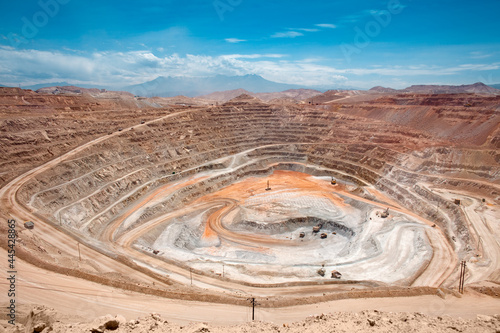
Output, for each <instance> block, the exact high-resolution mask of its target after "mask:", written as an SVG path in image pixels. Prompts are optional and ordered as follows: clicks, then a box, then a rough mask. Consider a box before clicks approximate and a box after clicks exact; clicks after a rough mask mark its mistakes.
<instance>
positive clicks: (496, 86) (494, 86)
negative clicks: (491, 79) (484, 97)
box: [490, 83, 500, 89]
mask: <svg viewBox="0 0 500 333" xmlns="http://www.w3.org/2000/svg"><path fill="white" fill-rule="evenodd" d="M490 87H492V88H495V89H500V83H497V84H490Z"/></svg>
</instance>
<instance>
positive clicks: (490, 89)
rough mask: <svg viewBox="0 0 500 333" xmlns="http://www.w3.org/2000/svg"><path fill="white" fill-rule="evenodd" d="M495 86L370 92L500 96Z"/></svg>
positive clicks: (481, 85)
mask: <svg viewBox="0 0 500 333" xmlns="http://www.w3.org/2000/svg"><path fill="white" fill-rule="evenodd" d="M495 86H500V84H499V85H492V86H487V85H485V84H484V83H482V82H477V83H474V84H463V85H460V86H452V85H424V84H422V85H413V86H411V87H408V88H405V89H400V90H397V89H392V88H384V87H380V86H378V87H373V88H371V89H370V90H368V92H371V93H383V94H387V93H416V94H464V93H469V94H494V95H498V94H500V90H499V89H495Z"/></svg>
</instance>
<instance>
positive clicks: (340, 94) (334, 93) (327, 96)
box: [305, 90, 366, 104]
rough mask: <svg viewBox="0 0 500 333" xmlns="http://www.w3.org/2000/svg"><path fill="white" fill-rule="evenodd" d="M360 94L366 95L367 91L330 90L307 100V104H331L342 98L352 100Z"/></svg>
mask: <svg viewBox="0 0 500 333" xmlns="http://www.w3.org/2000/svg"><path fill="white" fill-rule="evenodd" d="M360 94H366V91H360V90H328V91H327V92H325V93H323V94H320V95H317V96H313V97H311V98H308V99H306V100H305V102H306V103H310V104H316V103H329V102H333V101H335V100H338V99H342V98H348V97H349V98H350V97H352V96H357V95H360Z"/></svg>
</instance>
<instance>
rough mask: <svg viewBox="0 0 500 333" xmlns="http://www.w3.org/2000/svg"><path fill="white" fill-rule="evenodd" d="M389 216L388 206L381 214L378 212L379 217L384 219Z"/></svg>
mask: <svg viewBox="0 0 500 333" xmlns="http://www.w3.org/2000/svg"><path fill="white" fill-rule="evenodd" d="M388 216H389V208H387V209H386V210H385V211H384V212H382V214H380V217H381V218H383V219H385V218H387V217H388Z"/></svg>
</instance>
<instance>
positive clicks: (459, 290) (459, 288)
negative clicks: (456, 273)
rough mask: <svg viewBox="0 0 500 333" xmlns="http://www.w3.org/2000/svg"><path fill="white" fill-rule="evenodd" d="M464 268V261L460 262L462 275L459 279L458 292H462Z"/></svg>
mask: <svg viewBox="0 0 500 333" xmlns="http://www.w3.org/2000/svg"><path fill="white" fill-rule="evenodd" d="M463 269H464V265H463V263H462V262H460V277H459V280H458V292H459V293H462V271H463Z"/></svg>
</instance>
